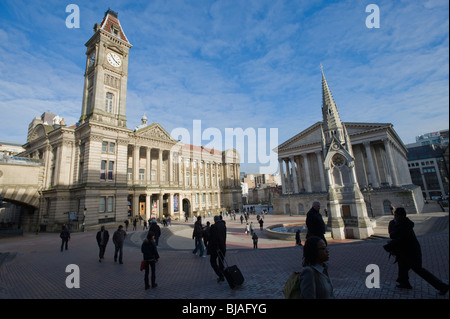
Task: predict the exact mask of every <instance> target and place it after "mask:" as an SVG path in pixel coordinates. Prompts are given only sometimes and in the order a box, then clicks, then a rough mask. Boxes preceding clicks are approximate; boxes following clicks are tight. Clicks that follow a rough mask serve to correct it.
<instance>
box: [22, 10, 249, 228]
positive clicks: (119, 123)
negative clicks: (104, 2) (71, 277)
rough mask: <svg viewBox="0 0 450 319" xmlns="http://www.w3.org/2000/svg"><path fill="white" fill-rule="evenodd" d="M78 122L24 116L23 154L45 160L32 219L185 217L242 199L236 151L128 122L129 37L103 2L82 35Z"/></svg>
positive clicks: (56, 224) (54, 223)
mask: <svg viewBox="0 0 450 319" xmlns="http://www.w3.org/2000/svg"><path fill="white" fill-rule="evenodd" d="M86 47H87V50H86V56H87V58H86V70H85V83H84V93H83V102H82V109H81V117H80V121H79V123H77V125H73V126H66V125H65V124H64V123H61V122H60V123H59V124H49V123H44V122H43V121H42V120H40V119H39V118H36V119H34V120H33V122H32V124H30V127H29V132H28V138H27V143H26V144H25V145H24V148H25V152H23V153H22V154H21V156H26V157H30V158H35V159H39V160H41V161H42V162H43V164H44V169H43V178H42V185H41V199H40V205H39V206H40V207H39V209H38V214H35V215H36V216H33V219H34V220H33V221H31V220H30V221H29V222H30V224H34V223H37V224H45V225H47V227H46V228H47V230H58V229H60V227H61V225H62V224H65V223H68V222H70V223H71V225H72V227H80V225H81V224H83V223H84V225H85V226H86V227H87V228H89V227H95V228H97V227H98V225H99V224H108V223H110V224H111V223H112V224H117V223H123V221H124V220H125V219H134V218H139V217H141V218H142V219H149V218H150V217H156V218H162V217H163V216H165V217H167V216H171V217H172V218H184V217H185V216H193V215H199V214H207V213H211V214H218V213H219V212H220V211H224V210H226V209H237V208H240V207H241V206H242V199H241V186H240V180H239V175H240V171H239V163H240V157H239V154H238V153H237V152H236V150H233V149H230V150H226V151H224V152H222V151H217V150H210V149H205V148H203V147H201V146H193V145H186V144H182V143H180V142H177V141H175V140H174V139H173V138H172V137H171V136H170V134H169V133H167V132H166V131H165V130H164V129H163V128H162V127H161V126H160V125H159V124H157V123H153V124H150V125H147V123H146V118H145V117H143V119H142V125H140V126H139V127H137V128H136V129H135V130H131V129H129V128H127V126H126V121H127V118H126V112H125V111H126V94H127V78H128V58H129V50H130V48H131V44H130V43H129V41H128V39H127V37H126V36H125V33H124V31H123V29H122V27H121V25H120V22H119V19H118V15H117V13H115V12H114V11H111V10H108V11H107V12H106V13H105V16H104V18H103V21H102V22H101V24H100V25H98V24H96V25H95V26H94V35H93V36H92V37H91V39H89V41H88V42H87V43H86Z"/></svg>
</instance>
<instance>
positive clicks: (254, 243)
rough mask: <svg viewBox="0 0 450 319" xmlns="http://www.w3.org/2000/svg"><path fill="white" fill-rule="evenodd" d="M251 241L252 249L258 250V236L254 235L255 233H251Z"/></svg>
mask: <svg viewBox="0 0 450 319" xmlns="http://www.w3.org/2000/svg"><path fill="white" fill-rule="evenodd" d="M252 240H253V249H257V248H258V235H256V233H253V236H252Z"/></svg>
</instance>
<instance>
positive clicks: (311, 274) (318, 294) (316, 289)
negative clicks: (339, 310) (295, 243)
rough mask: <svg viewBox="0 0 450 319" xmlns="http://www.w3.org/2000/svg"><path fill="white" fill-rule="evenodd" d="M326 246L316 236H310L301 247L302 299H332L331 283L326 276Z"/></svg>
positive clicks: (327, 256)
mask: <svg viewBox="0 0 450 319" xmlns="http://www.w3.org/2000/svg"><path fill="white" fill-rule="evenodd" d="M328 259H329V253H328V248H327V245H326V243H325V242H324V240H323V239H322V238H320V237H318V236H310V237H309V238H308V239H307V240H306V242H305V246H304V247H303V270H302V273H301V275H300V290H301V294H302V298H303V299H334V298H335V296H334V292H333V284H332V282H331V280H330V277H329V276H328V264H327V261H328Z"/></svg>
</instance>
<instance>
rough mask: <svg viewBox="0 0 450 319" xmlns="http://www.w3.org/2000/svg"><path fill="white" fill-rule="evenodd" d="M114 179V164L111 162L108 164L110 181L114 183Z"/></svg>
mask: <svg viewBox="0 0 450 319" xmlns="http://www.w3.org/2000/svg"><path fill="white" fill-rule="evenodd" d="M113 179H114V162H113V161H110V162H109V163H108V180H110V181H112V180H113Z"/></svg>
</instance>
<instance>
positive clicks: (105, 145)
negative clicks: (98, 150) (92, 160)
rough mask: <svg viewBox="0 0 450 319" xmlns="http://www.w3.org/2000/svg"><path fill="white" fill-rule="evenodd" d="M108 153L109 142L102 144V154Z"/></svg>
mask: <svg viewBox="0 0 450 319" xmlns="http://www.w3.org/2000/svg"><path fill="white" fill-rule="evenodd" d="M107 151H108V142H102V152H104V153H106V152H107Z"/></svg>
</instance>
